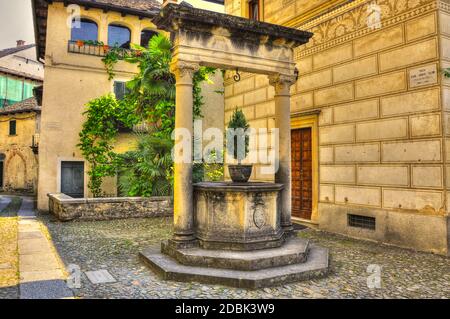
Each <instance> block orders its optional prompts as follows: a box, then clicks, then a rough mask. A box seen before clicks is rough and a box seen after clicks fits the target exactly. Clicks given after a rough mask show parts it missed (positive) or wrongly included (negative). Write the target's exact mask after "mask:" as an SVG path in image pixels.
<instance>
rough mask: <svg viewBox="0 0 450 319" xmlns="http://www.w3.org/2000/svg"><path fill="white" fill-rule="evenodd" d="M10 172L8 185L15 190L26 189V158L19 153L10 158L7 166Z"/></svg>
mask: <svg viewBox="0 0 450 319" xmlns="http://www.w3.org/2000/svg"><path fill="white" fill-rule="evenodd" d="M6 171H7V172H9V174H8V178H7V180H8V187H9V188H11V189H13V190H24V189H26V176H27V174H26V164H25V160H24V159H23V158H22V157H21V156H20V155H18V154H17V153H16V154H14V155H13V156H12V157H11V158H10V159H9V160H8V165H7V167H6Z"/></svg>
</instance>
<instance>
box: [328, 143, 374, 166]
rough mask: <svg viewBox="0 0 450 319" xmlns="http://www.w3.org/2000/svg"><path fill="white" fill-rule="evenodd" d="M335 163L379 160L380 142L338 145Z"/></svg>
mask: <svg viewBox="0 0 450 319" xmlns="http://www.w3.org/2000/svg"><path fill="white" fill-rule="evenodd" d="M335 160H336V163H369V162H379V161H380V144H379V143H373V144H358V145H338V146H336V147H335Z"/></svg>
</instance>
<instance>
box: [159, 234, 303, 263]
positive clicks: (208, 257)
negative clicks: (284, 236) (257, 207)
mask: <svg viewBox="0 0 450 319" xmlns="http://www.w3.org/2000/svg"><path fill="white" fill-rule="evenodd" d="M161 251H162V252H163V253H165V254H167V255H169V256H170V257H172V258H174V259H175V260H177V261H178V262H179V263H180V264H182V265H185V266H198V267H208V268H220V269H234V270H261V269H268V268H273V267H282V266H288V265H294V264H300V263H304V262H306V260H307V257H308V251H309V241H308V240H304V239H300V238H292V239H290V240H288V241H287V242H286V243H285V244H284V245H283V246H282V247H280V248H272V249H264V250H253V251H229V250H206V249H201V248H190V249H173V248H171V246H170V245H168V244H167V243H163V244H162V249H161Z"/></svg>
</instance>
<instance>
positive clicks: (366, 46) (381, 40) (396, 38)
mask: <svg viewBox="0 0 450 319" xmlns="http://www.w3.org/2000/svg"><path fill="white" fill-rule="evenodd" d="M403 42H404V40H403V28H402V26H401V25H397V26H395V27H393V28H390V29H387V30H380V31H378V32H375V33H372V34H368V35H365V36H363V37H361V38H359V39H357V40H355V41H354V47H355V49H354V51H355V56H357V57H359V56H362V55H366V54H370V53H373V52H377V51H380V50H384V49H387V48H391V47H393V46H396V45H400V44H402V43H403Z"/></svg>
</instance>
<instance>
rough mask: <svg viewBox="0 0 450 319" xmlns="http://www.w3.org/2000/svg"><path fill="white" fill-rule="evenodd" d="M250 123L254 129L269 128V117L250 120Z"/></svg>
mask: <svg viewBox="0 0 450 319" xmlns="http://www.w3.org/2000/svg"><path fill="white" fill-rule="evenodd" d="M248 124H249V125H250V128H254V129H260V128H267V119H259V120H254V121H249V122H248Z"/></svg>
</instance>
